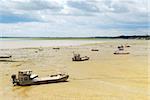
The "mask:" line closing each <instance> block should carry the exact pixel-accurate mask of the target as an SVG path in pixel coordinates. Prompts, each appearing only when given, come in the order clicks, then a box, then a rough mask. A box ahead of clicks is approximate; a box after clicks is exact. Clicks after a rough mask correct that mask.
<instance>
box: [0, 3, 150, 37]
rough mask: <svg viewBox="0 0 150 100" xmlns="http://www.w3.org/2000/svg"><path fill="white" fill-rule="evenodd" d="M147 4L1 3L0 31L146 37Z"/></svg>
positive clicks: (17, 33)
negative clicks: (135, 34) (140, 35)
mask: <svg viewBox="0 0 150 100" xmlns="http://www.w3.org/2000/svg"><path fill="white" fill-rule="evenodd" d="M148 3H149V2H148V0H1V3H0V31H1V32H2V33H5V34H7V35H8V34H9V35H12V34H16V35H23V34H24V35H27V36H28V35H34V36H39V35H41V34H43V35H45V36H52V35H53V36H55V35H56V36H63V35H64V36H84V35H85V36H90V35H113V34H121V33H124V34H134V33H137V31H139V30H140V31H139V32H141V34H146V33H148V30H149V29H148V24H149V20H148V14H149V13H150V11H149V10H148ZM14 26H17V30H16V28H15V27H14ZM31 27H32V28H31ZM35 28H36V29H35ZM8 29H9V30H8ZM10 30H11V31H10ZM91 33H92V34H91ZM104 33H107V34H104ZM110 33H113V34H110ZM5 34H3V35H5ZM43 35H42V36H43Z"/></svg>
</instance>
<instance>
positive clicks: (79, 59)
mask: <svg viewBox="0 0 150 100" xmlns="http://www.w3.org/2000/svg"><path fill="white" fill-rule="evenodd" d="M89 59H90V57H87V56H84V57H80V54H74V57H73V58H72V61H85V60H89Z"/></svg>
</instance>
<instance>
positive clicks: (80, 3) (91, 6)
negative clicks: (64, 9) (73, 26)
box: [67, 1, 99, 12]
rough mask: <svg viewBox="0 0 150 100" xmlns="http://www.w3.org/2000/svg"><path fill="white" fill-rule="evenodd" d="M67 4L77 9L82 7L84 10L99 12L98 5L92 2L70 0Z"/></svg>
mask: <svg viewBox="0 0 150 100" xmlns="http://www.w3.org/2000/svg"><path fill="white" fill-rule="evenodd" d="M67 4H68V6H70V7H73V8H77V9H80V10H83V11H87V12H99V9H98V7H97V6H96V5H95V4H94V3H92V2H88V1H68V2H67Z"/></svg>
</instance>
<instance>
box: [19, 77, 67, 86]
mask: <svg viewBox="0 0 150 100" xmlns="http://www.w3.org/2000/svg"><path fill="white" fill-rule="evenodd" d="M68 78H69V75H66V76H64V77H62V78H60V79H54V80H33V81H31V82H30V83H24V84H19V83H18V84H17V85H19V86H29V85H40V84H49V83H58V82H67V79H68Z"/></svg>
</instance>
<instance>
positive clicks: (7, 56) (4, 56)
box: [0, 55, 12, 58]
mask: <svg viewBox="0 0 150 100" xmlns="http://www.w3.org/2000/svg"><path fill="white" fill-rule="evenodd" d="M11 57H12V56H11V55H0V58H11Z"/></svg>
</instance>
